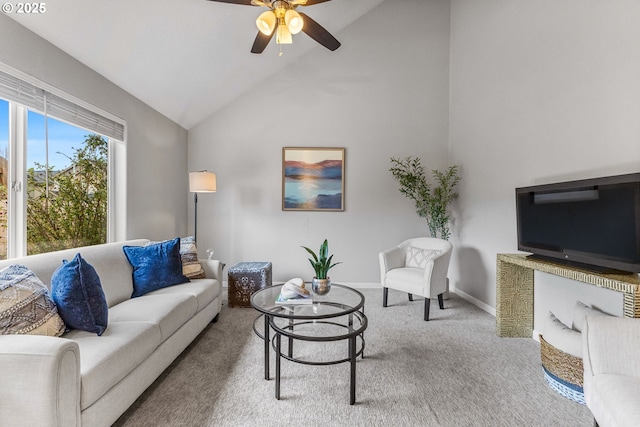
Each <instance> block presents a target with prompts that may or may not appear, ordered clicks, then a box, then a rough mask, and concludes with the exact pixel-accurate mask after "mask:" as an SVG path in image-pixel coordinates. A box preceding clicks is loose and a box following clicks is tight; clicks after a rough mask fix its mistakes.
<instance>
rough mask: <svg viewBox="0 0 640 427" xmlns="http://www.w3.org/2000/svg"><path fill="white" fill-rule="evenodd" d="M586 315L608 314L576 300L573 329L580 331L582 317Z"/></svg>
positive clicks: (582, 325) (582, 323)
mask: <svg viewBox="0 0 640 427" xmlns="http://www.w3.org/2000/svg"><path fill="white" fill-rule="evenodd" d="M587 316H609V314H607V313H604V312H602V311H600V310H598V309H597V308H593V307H589V306H588V305H585V304H583V303H581V302H580V301H577V302H576V308H575V310H574V311H573V325H572V328H573V330H575V331H578V332H582V329H583V328H584V319H585V317H587Z"/></svg>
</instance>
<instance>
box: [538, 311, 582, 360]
mask: <svg viewBox="0 0 640 427" xmlns="http://www.w3.org/2000/svg"><path fill="white" fill-rule="evenodd" d="M542 337H543V338H544V340H545V341H546V342H548V343H549V344H551V345H552V346H554V347H555V348H557V349H558V350H561V351H564V352H565V353H569V354H570V355H572V356H575V357H579V358H581V359H582V334H581V333H580V332H578V331H574V330H573V329H571V328H569V327H568V326H567V325H565V324H564V323H562V322H561V321H560V320H558V319H557V318H556V316H555V315H554V314H553V313H552V312H549V315H548V316H547V319H546V320H545V323H544V334H543V335H542Z"/></svg>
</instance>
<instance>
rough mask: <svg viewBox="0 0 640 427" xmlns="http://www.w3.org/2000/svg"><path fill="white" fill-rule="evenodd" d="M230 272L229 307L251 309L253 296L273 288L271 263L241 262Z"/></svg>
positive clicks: (231, 268)
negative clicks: (268, 287) (269, 287)
mask: <svg viewBox="0 0 640 427" xmlns="http://www.w3.org/2000/svg"><path fill="white" fill-rule="evenodd" d="M228 271H229V288H228V295H227V296H228V299H229V307H251V295H252V294H253V293H254V292H256V291H259V290H260V289H263V288H266V287H267V286H271V263H270V262H240V263H238V264H235V265H233V266H232V267H229V270H228Z"/></svg>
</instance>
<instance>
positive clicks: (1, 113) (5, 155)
mask: <svg viewBox="0 0 640 427" xmlns="http://www.w3.org/2000/svg"><path fill="white" fill-rule="evenodd" d="M8 159H9V103H8V102H7V101H4V100H2V99H0V259H7V226H8V223H7V219H8V215H7V207H8V203H9V199H8V194H9V191H8V188H9V187H8V184H9V181H8V172H9V164H8Z"/></svg>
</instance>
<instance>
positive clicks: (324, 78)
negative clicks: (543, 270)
mask: <svg viewBox="0 0 640 427" xmlns="http://www.w3.org/2000/svg"><path fill="white" fill-rule="evenodd" d="M335 36H336V37H337V38H338V39H339V40H340V41H341V42H342V47H340V48H339V49H338V50H337V51H335V52H330V51H328V50H326V49H324V48H323V47H321V46H318V47H317V48H316V49H314V50H312V51H311V52H310V53H309V54H308V55H306V56H305V57H303V58H302V59H301V60H300V61H299V62H297V63H296V64H295V65H294V66H291V67H289V68H287V69H285V70H284V72H282V73H281V74H280V75H278V76H275V77H272V78H269V79H268V80H267V81H265V82H264V84H263V85H261V86H260V87H257V88H253V89H252V90H250V91H249V92H248V93H247V94H246V95H245V96H243V97H241V98H239V99H237V101H236V102H234V103H233V104H231V105H229V106H228V107H226V108H224V109H223V110H221V111H220V112H218V113H216V114H215V115H213V116H212V117H210V118H209V119H207V120H206V121H205V122H203V123H202V124H200V125H199V126H197V127H195V128H193V129H191V130H190V131H189V170H202V169H208V170H210V171H213V172H215V173H216V174H217V178H218V192H217V193H215V194H203V195H200V197H199V199H198V242H199V248H200V250H201V252H203V253H204V250H206V248H213V249H214V250H215V251H216V257H217V258H219V259H221V260H223V261H224V262H226V263H227V264H228V265H232V264H234V263H236V262H240V261H264V260H268V261H271V262H272V263H273V275H274V280H285V279H288V278H291V277H294V276H301V277H305V278H307V279H310V278H311V275H312V271H311V267H310V266H309V264H308V262H307V260H306V259H307V256H306V252H304V250H303V249H301V248H300V246H301V245H305V246H310V247H312V248H313V249H317V247H318V246H319V245H320V243H321V242H322V240H323V239H324V238H328V240H329V249H330V251H331V252H332V253H334V254H335V259H336V260H338V261H342V262H343V263H344V264H343V265H340V266H338V267H336V268H335V269H334V270H332V271H331V273H330V275H331V276H332V278H333V280H334V281H336V282H338V281H343V282H365V283H366V282H370V283H379V280H380V279H379V267H378V258H377V254H378V252H379V251H380V250H382V249H385V248H387V247H390V246H392V245H394V244H396V243H398V242H400V241H401V240H403V239H406V238H409V237H413V236H417V235H427V233H428V231H427V229H426V223H424V222H423V221H422V220H420V219H419V218H418V217H417V215H416V214H415V211H414V208H413V205H412V204H411V202H410V201H409V200H408V199H405V198H404V197H403V196H402V195H401V194H400V193H399V191H398V188H397V185H396V183H395V181H394V179H393V177H392V176H391V174H390V173H389V172H388V169H389V166H390V162H389V158H390V157H391V156H395V157H398V156H409V155H417V156H420V157H421V158H422V159H423V164H424V165H425V167H426V168H427V170H431V169H434V168H438V169H440V168H444V167H446V166H447V165H448V159H447V156H448V153H447V139H448V110H449V107H448V96H449V94H448V91H449V81H448V79H449V2H448V1H439V0H430V1H424V0H393V1H385V2H383V3H382V4H381V5H380V6H378V7H377V8H376V9H374V10H373V11H371V12H370V13H368V14H367V15H365V16H364V17H363V18H361V19H359V20H358V21H356V22H355V23H354V24H352V25H351V26H349V27H347V28H346V29H345V30H343V31H342V32H340V33H336V34H335ZM297 37H305V36H304V35H303V34H301V35H299V36H297ZM294 43H295V40H294ZM265 54H266V53H265ZM285 146H309V147H313V146H322V147H331V146H335V147H345V148H346V177H345V180H346V191H345V195H346V200H345V207H346V210H345V212H290V211H287V212H283V211H282V210H281V197H282V191H281V185H282V147H285ZM191 205H193V203H191ZM190 209H191V210H190V214H189V216H190V226H189V227H190V228H189V229H190V230H192V229H193V210H192V209H193V207H192V206H191V208H190Z"/></svg>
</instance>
